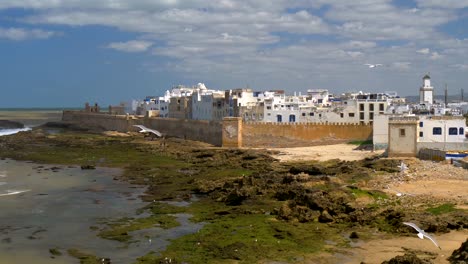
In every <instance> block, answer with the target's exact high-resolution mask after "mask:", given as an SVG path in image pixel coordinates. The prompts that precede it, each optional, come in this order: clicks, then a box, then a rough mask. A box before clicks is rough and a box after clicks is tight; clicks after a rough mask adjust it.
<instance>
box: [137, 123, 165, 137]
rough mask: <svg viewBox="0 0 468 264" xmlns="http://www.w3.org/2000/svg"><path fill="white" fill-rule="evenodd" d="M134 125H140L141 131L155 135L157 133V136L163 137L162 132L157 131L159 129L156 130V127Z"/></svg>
mask: <svg viewBox="0 0 468 264" xmlns="http://www.w3.org/2000/svg"><path fill="white" fill-rule="evenodd" d="M133 126H134V127H138V128H139V129H141V130H140V133H151V134H153V135H156V136H157V137H162V134H161V132H159V131H157V130H154V129H151V128H147V127H145V126H143V125H133Z"/></svg>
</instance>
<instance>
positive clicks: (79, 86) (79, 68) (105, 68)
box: [0, 0, 468, 108]
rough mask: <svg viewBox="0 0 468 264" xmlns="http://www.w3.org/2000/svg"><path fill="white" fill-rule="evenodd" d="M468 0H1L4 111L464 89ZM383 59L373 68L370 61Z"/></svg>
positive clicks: (0, 62) (467, 72)
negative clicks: (208, 92) (177, 93)
mask: <svg viewBox="0 0 468 264" xmlns="http://www.w3.org/2000/svg"><path fill="white" fill-rule="evenodd" d="M466 54H468V0H416V1H406V0H405V1H403V0H398V1H392V0H362V1H346V0H327V1H325V0H297V1H289V0H276V1H271V0H220V1H204V0H159V1H151V0H132V1H130V0H126V1H125V0H101V1H94V0H67V1H62V0H41V1H34V0H2V1H1V2H0V71H1V73H2V74H1V78H0V90H1V96H0V108H1V107H61V106H81V105H82V104H84V102H87V101H88V102H90V103H94V102H98V103H100V104H101V105H103V106H106V105H109V104H118V103H119V102H120V101H128V100H130V99H137V98H142V97H144V96H146V95H162V94H163V93H164V91H165V90H167V89H170V88H171V87H172V86H173V85H177V84H184V85H189V86H190V85H195V84H196V83H198V82H203V83H205V84H206V86H207V87H208V88H211V89H220V90H224V89H233V88H241V87H247V86H248V87H251V88H253V89H255V90H268V89H284V90H286V91H287V92H288V93H290V94H292V93H293V92H305V91H307V89H318V88H320V89H329V90H330V91H331V92H333V93H335V94H339V93H342V92H345V91H361V90H362V91H369V92H380V91H397V92H398V93H399V94H401V95H403V96H405V95H416V94H417V92H418V88H419V86H420V85H421V84H422V79H421V78H422V76H423V75H425V74H426V73H428V72H429V73H430V75H431V78H432V83H433V85H434V86H435V89H436V94H443V89H444V87H445V84H447V85H448V87H449V93H450V94H459V93H460V89H462V88H464V89H465V90H466V91H467V93H468V87H465V86H466V83H468V57H467V55H466ZM366 63H370V64H376V63H379V64H383V66H381V67H377V68H372V69H371V68H368V67H367V66H365V65H364V64H366Z"/></svg>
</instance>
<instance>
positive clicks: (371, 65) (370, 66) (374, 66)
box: [364, 63, 383, 68]
mask: <svg viewBox="0 0 468 264" xmlns="http://www.w3.org/2000/svg"><path fill="white" fill-rule="evenodd" d="M364 65H366V66H368V67H369V68H376V67H378V66H383V64H369V63H366V64H364Z"/></svg>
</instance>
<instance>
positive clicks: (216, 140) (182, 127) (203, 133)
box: [62, 111, 223, 146]
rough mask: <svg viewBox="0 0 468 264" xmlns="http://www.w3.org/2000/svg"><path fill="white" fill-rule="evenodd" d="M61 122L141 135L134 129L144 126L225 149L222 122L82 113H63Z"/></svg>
mask: <svg viewBox="0 0 468 264" xmlns="http://www.w3.org/2000/svg"><path fill="white" fill-rule="evenodd" d="M62 120H63V121H65V122H73V123H77V124H80V125H82V126H86V127H90V128H94V129H100V130H113V131H118V132H128V131H139V129H138V128H136V127H133V125H144V126H146V127H148V128H152V129H156V130H158V131H159V132H161V133H163V134H165V135H167V136H172V137H179V138H184V139H189V140H196V141H203V142H207V143H210V144H213V145H215V146H222V144H223V142H222V124H221V123H220V122H213V121H211V122H210V121H201V120H183V119H174V118H158V117H135V116H127V115H109V114H105V113H89V112H81V111H64V112H63V118H62Z"/></svg>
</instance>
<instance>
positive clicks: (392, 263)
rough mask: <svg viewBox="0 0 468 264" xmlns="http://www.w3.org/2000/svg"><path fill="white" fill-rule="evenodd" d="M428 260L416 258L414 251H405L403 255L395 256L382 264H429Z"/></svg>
mask: <svg viewBox="0 0 468 264" xmlns="http://www.w3.org/2000/svg"><path fill="white" fill-rule="evenodd" d="M430 263H431V262H430V261H427V260H423V259H420V258H418V256H416V254H414V253H405V255H403V256H396V257H394V258H392V259H390V260H387V261H384V262H382V264H430Z"/></svg>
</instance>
